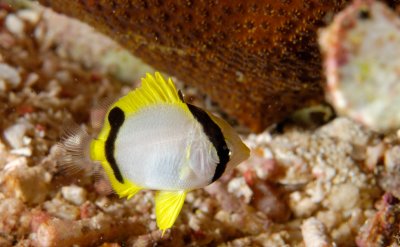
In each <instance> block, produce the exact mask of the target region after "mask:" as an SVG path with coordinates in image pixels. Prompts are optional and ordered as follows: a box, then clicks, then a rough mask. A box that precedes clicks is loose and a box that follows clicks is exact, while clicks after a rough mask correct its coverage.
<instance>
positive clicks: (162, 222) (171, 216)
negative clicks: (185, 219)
mask: <svg viewBox="0 0 400 247" xmlns="http://www.w3.org/2000/svg"><path fill="white" fill-rule="evenodd" d="M186 194H187V191H184V190H182V191H159V192H157V194H156V198H155V202H156V218H157V226H158V228H160V230H162V231H163V234H164V232H165V230H167V229H168V228H171V227H172V225H173V224H174V222H175V220H176V218H177V217H178V215H179V213H180V211H181V209H182V206H183V203H184V201H185V197H186Z"/></svg>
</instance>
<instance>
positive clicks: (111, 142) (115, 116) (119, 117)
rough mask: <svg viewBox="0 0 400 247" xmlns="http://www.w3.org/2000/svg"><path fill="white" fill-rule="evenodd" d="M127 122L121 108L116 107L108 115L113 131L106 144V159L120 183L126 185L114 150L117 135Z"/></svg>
mask: <svg viewBox="0 0 400 247" xmlns="http://www.w3.org/2000/svg"><path fill="white" fill-rule="evenodd" d="M124 121H125V114H124V112H123V111H122V110H121V109H120V108H119V107H114V108H113V109H112V110H111V111H110V113H109V114H108V122H109V123H110V126H111V130H110V134H109V135H108V138H107V140H106V143H105V153H106V159H107V161H108V163H109V164H110V166H111V168H112V170H113V173H114V176H115V178H116V179H117V180H118V182H120V183H124V179H123V177H122V175H121V171H120V170H119V168H118V165H117V161H116V160H115V157H114V150H115V140H116V139H117V134H118V131H119V129H120V127H121V126H122V124H123V123H124Z"/></svg>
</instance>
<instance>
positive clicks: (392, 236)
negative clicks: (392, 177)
mask: <svg viewBox="0 0 400 247" xmlns="http://www.w3.org/2000/svg"><path fill="white" fill-rule="evenodd" d="M399 233H400V203H399V200H398V199H396V198H395V197H393V196H392V195H391V194H390V193H387V194H385V195H384V196H383V198H382V200H381V201H380V203H379V205H378V212H376V213H375V214H374V215H373V216H372V217H371V218H370V219H369V220H368V221H367V222H366V223H365V225H364V226H363V227H362V228H361V229H360V232H359V233H358V236H357V246H359V247H378V246H398V244H399V237H400V236H399Z"/></svg>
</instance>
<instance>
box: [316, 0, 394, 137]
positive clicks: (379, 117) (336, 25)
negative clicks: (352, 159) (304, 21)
mask: <svg viewBox="0 0 400 247" xmlns="http://www.w3.org/2000/svg"><path fill="white" fill-rule="evenodd" d="M319 43H320V45H321V48H322V51H323V53H324V55H325V70H326V76H327V86H326V91H327V98H328V100H329V101H330V102H331V103H332V104H333V106H334V108H335V110H336V111H337V112H338V113H339V114H340V115H345V116H349V117H351V118H353V119H355V120H356V121H358V122H360V123H362V124H364V125H366V126H368V127H370V128H371V129H373V130H375V131H379V132H387V131H393V130H396V129H398V128H400V112H399V108H398V106H399V105H400V97H399V95H400V84H399V80H400V74H399V70H400V19H399V18H398V14H397V13H395V12H394V11H392V10H391V9H389V7H387V6H385V4H383V3H381V2H378V1H354V4H352V5H351V6H349V7H348V8H347V9H346V10H344V11H343V12H341V13H340V14H338V15H337V16H336V17H335V19H334V21H333V23H332V24H331V25H330V26H329V27H328V28H326V29H324V30H323V32H321V35H320V39H319Z"/></svg>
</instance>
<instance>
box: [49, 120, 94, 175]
mask: <svg viewBox="0 0 400 247" xmlns="http://www.w3.org/2000/svg"><path fill="white" fill-rule="evenodd" d="M63 129H64V134H63V135H62V137H61V140H60V142H59V143H58V144H57V146H58V148H59V151H60V152H61V159H60V160H58V168H59V171H60V172H67V173H69V174H76V173H80V172H85V174H88V175H92V174H93V173H94V172H96V170H97V169H96V166H97V164H96V163H95V162H93V161H92V160H91V159H90V143H91V141H92V138H91V137H90V136H89V134H88V132H87V131H86V130H85V129H84V128H83V127H81V126H79V125H78V124H77V123H74V122H70V123H67V124H65V125H64V128H63Z"/></svg>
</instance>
